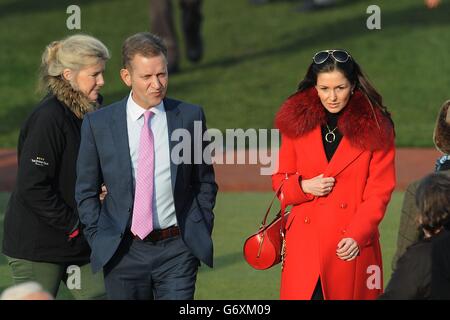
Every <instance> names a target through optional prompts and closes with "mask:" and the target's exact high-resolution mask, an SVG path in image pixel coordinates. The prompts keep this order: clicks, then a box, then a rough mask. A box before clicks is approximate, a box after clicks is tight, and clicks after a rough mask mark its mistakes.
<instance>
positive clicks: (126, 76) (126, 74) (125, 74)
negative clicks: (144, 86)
mask: <svg viewBox="0 0 450 320" xmlns="http://www.w3.org/2000/svg"><path fill="white" fill-rule="evenodd" d="M120 77H121V78H122V81H123V82H124V83H125V84H126V85H127V86H128V87H131V74H130V71H129V70H128V69H126V68H124V69H120Z"/></svg>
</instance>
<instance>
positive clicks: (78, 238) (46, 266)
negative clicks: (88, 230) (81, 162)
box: [3, 35, 109, 299]
mask: <svg viewBox="0 0 450 320" xmlns="http://www.w3.org/2000/svg"><path fill="white" fill-rule="evenodd" d="M108 59H109V52H108V49H107V48H106V46H105V45H104V44H103V43H102V42H100V41H99V40H97V39H95V38H93V37H91V36H87V35H73V36H69V37H67V38H65V39H63V40H61V41H54V42H52V43H51V44H49V45H48V46H47V48H46V49H45V51H44V53H43V55H42V63H41V74H40V79H39V80H40V84H41V87H42V88H43V89H44V90H45V91H46V92H47V95H46V96H45V97H44V99H43V100H42V101H41V102H40V103H39V104H38V105H37V106H36V107H35V108H34V110H33V111H32V112H31V114H30V115H29V116H28V118H27V119H26V121H25V123H24V125H23V126H22V129H21V131H20V136H19V142H18V173H17V182H16V187H15V189H14V191H13V193H12V195H11V198H10V201H9V203H8V207H7V210H6V216H5V221H4V240H3V253H4V254H5V255H6V256H7V258H8V264H9V266H10V268H11V271H12V275H13V280H14V282H15V283H16V284H18V283H22V282H26V281H36V282H38V283H40V284H41V285H42V286H43V287H44V289H45V290H46V291H48V292H49V293H51V294H52V295H53V296H56V295H57V293H58V289H59V286H60V284H61V282H64V283H66V285H67V287H68V288H69V289H72V290H71V292H72V294H73V295H74V297H75V298H77V299H94V298H103V297H104V284H103V277H102V275H101V274H96V275H93V274H92V272H91V270H90V265H89V257H90V248H89V246H88V244H87V242H86V240H85V238H84V236H83V234H82V232H81V231H82V225H81V224H80V222H79V218H78V212H77V209H76V208H77V206H76V203H75V199H74V189H75V179H76V169H75V168H76V159H77V155H78V148H79V145H80V128H81V123H82V119H83V115H84V114H85V113H87V112H89V111H92V110H94V109H95V108H96V107H97V105H98V102H99V100H100V99H99V98H100V96H99V90H100V88H101V87H102V86H103V85H104V80H103V71H104V69H105V63H106V61H107V60H108Z"/></svg>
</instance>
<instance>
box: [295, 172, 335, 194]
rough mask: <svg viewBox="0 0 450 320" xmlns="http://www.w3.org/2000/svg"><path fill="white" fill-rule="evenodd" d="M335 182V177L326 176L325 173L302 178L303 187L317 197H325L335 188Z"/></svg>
mask: <svg viewBox="0 0 450 320" xmlns="http://www.w3.org/2000/svg"><path fill="white" fill-rule="evenodd" d="M334 182H335V179H334V178H333V177H327V178H324V177H323V174H321V175H319V176H317V177H314V178H312V179H307V180H302V181H301V187H302V189H303V192H305V193H310V194H312V195H313V196H317V197H323V196H325V195H327V194H329V193H330V192H331V190H333V187H334Z"/></svg>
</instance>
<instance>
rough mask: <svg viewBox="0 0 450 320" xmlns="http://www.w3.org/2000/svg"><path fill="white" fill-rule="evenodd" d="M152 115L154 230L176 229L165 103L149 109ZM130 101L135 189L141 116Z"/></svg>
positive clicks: (129, 133) (130, 139) (131, 148)
mask: <svg viewBox="0 0 450 320" xmlns="http://www.w3.org/2000/svg"><path fill="white" fill-rule="evenodd" d="M150 110H151V111H152V112H153V113H154V114H155V115H154V116H153V117H152V118H151V122H150V127H151V130H152V132H153V137H154V147H155V171H154V172H155V177H154V184H153V185H154V192H153V229H165V228H168V227H170V226H173V225H177V217H176V214H175V204H174V198H173V192H172V182H171V174H170V149H169V134H168V129H167V117H166V110H165V109H164V103H163V102H162V101H161V103H160V104H159V105H157V106H155V107H153V108H151V109H150ZM145 111H146V109H144V108H142V107H140V106H139V105H138V104H137V103H136V102H135V101H134V100H133V98H132V92H131V93H130V96H129V97H128V101H127V127H128V143H129V145H130V157H131V164H132V166H131V169H132V174H133V184H134V186H136V174H135V173H136V170H137V165H138V155H139V140H140V136H141V129H142V126H143V125H144V112H145Z"/></svg>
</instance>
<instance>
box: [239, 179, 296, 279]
mask: <svg viewBox="0 0 450 320" xmlns="http://www.w3.org/2000/svg"><path fill="white" fill-rule="evenodd" d="M282 185H283V184H281V185H280V187H279V188H278V190H277V192H276V193H275V196H274V197H273V199H272V201H271V203H270V205H269V208H267V211H266V214H265V215H264V219H263V221H262V223H261V226H260V227H259V230H258V232H257V233H255V234H253V235H251V236H250V237H248V238H247V240H245V243H244V258H245V260H246V261H247V263H248V264H249V265H250V266H251V267H253V268H255V269H257V270H264V269H269V268H270V267H273V266H274V265H277V264H278V263H280V262H282V261H283V259H284V255H285V239H284V233H285V226H286V221H287V218H288V216H289V212H287V213H286V212H285V211H286V207H285V206H284V205H283V194H282V193H281V195H280V200H281V201H280V202H281V210H280V211H279V212H278V214H277V215H276V217H275V219H273V220H272V222H270V223H269V224H268V225H266V222H267V216H268V215H269V213H270V209H271V208H272V204H273V202H274V200H275V198H276V197H277V195H278V194H279V193H280V191H281V187H282Z"/></svg>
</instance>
